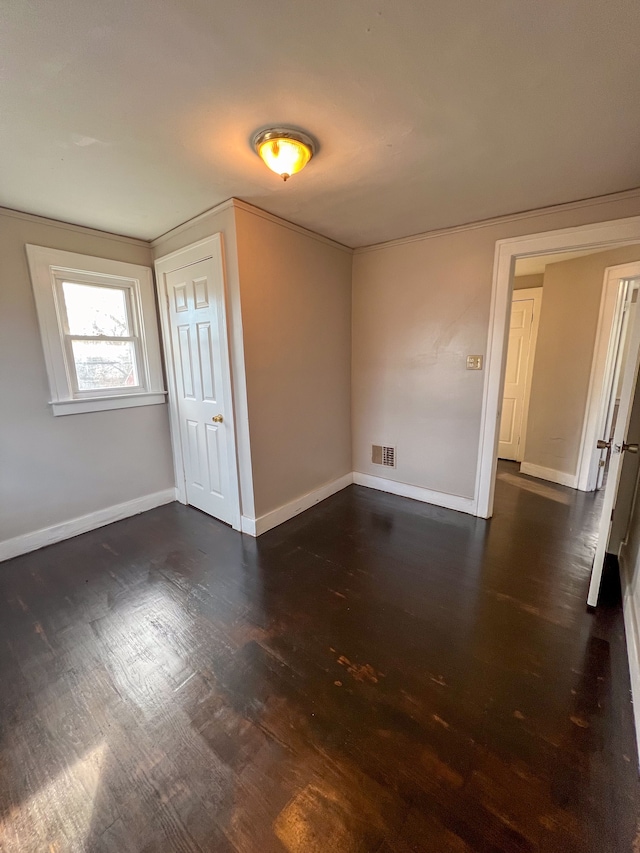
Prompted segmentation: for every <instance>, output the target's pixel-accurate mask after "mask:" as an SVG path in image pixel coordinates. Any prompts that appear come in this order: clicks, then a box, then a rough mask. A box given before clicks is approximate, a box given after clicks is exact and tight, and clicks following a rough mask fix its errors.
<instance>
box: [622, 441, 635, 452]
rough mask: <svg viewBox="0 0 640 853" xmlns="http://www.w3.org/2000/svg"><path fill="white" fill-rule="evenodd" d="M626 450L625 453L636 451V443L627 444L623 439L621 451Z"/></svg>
mask: <svg viewBox="0 0 640 853" xmlns="http://www.w3.org/2000/svg"><path fill="white" fill-rule="evenodd" d="M625 450H626V451H627V453H637V452H638V445H637V444H627V443H626V442H625V441H623V442H622V451H623V452H624V451H625Z"/></svg>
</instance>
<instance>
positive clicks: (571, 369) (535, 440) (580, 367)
mask: <svg viewBox="0 0 640 853" xmlns="http://www.w3.org/2000/svg"><path fill="white" fill-rule="evenodd" d="M636 260H640V246H625V247H623V248H620V249H615V250H613V251H607V252H601V253H598V254H594V255H586V256H585V257H582V258H575V259H573V260H570V261H561V262H560V263H557V264H547V266H546V268H545V273H544V303H543V306H542V313H541V315H540V329H539V331H538V343H537V347H536V360H535V364H534V368H533V378H532V382H531V398H530V404H529V423H528V429H527V443H526V447H525V457H524V458H525V462H529V463H531V464H534V465H541V466H543V467H544V468H551V469H553V470H555V471H562V472H564V473H566V474H576V473H577V467H578V458H579V453H580V441H581V438H582V428H583V423H584V418H585V412H586V405H587V396H588V392H589V379H590V376H591V363H592V359H593V350H594V346H595V340H596V330H597V326H598V316H599V314H600V300H601V297H602V284H603V281H604V271H605V269H606V267H610V266H613V265H614V264H624V263H627V262H629V261H636Z"/></svg>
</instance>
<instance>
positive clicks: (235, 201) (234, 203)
mask: <svg viewBox="0 0 640 853" xmlns="http://www.w3.org/2000/svg"><path fill="white" fill-rule="evenodd" d="M229 208H236V209H237V210H243V211H244V212H245V213H251V214H252V215H253V216H258V217H260V218H261V219H266V220H267V221H269V222H274V223H275V224H276V225H280V226H282V227H283V228H288V229H289V230H290V231H295V232H296V233H297V234H303V235H304V236H305V237H310V238H311V239H312V240H317V241H318V242H319V243H324V244H325V245H327V246H333V248H334V249H340V250H341V251H342V252H348V253H349V254H352V253H353V249H350V248H349V247H348V246H345V245H344V244H343V243H338V242H337V241H336V240H332V239H331V238H330V237H325V236H324V235H323V234H318V233H317V232H315V231H310V230H309V229H308V228H303V226H302V225H296V223H295V222H289V220H288V219H282V217H280V216H276V215H275V214H274V213H269V212H268V211H266V210H263V209H262V208H261V207H256V206H255V205H254V204H249V202H247V201H242V199H239V198H228V199H227V200H226V201H223V202H221V203H220V204H216V205H215V206H214V207H210V208H209V209H208V210H205V211H203V212H202V213H199V214H198V215H197V216H194V217H193V218H192V219H187V221H186V222H182V223H181V224H180V225H176V227H175V228H172V229H171V230H170V231H165V233H164V234H160V236H159V237H156V238H155V239H154V240H152V241H151V246H152V247H153V248H154V249H155V248H157V247H158V246H160V245H162V243H164V242H165V241H166V240H169V239H170V238H171V237H175V236H176V235H178V234H181V233H182V232H183V231H186V230H187V229H188V228H191V227H192V226H193V225H196V224H197V223H198V222H201V221H202V220H203V219H207V217H209V216H215V214H217V213H222V212H223V211H225V210H229Z"/></svg>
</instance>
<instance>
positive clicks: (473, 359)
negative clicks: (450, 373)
mask: <svg viewBox="0 0 640 853" xmlns="http://www.w3.org/2000/svg"><path fill="white" fill-rule="evenodd" d="M467 370H482V356H481V355H468V356H467Z"/></svg>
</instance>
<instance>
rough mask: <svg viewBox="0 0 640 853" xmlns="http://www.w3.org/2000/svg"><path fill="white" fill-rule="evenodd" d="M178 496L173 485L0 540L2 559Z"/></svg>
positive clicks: (85, 531) (49, 543)
mask: <svg viewBox="0 0 640 853" xmlns="http://www.w3.org/2000/svg"><path fill="white" fill-rule="evenodd" d="M175 499H176V490H175V489H174V488H171V489H164V490H163V491H161V492H154V493H153V494H150V495H144V497H141V498H135V499H134V500H132V501H125V502H124V503H121V504H116V505H115V506H110V507H107V508H106V509H99V510H97V511H96V512H90V513H88V514H87V515H81V516H80V517H79V518H72V519H71V520H70V521H63V522H62V523H61V524H54V525H53V526H52V527H43V528H42V529H40V530H34V531H33V533H23V534H22V536H15V537H14V538H13V539H5V540H4V542H0V561H2V560H10V559H11V558H12V557H18V556H19V555H20V554H28V553H29V551H36V550H37V549H38V548H44V547H45V545H53V543H54V542H60V541H61V540H62V539H71V537H72V536H78V535H79V534H80V533H87V531H89V530H95V529H96V527H104V525H105V524H111V523H112V522H114V521H120V519H122V518H128V517H129V516H131V515H137V514H138V513H140V512H146V510H148V509H154V507H157V506H162V504H168V503H172V501H174V500H175Z"/></svg>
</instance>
